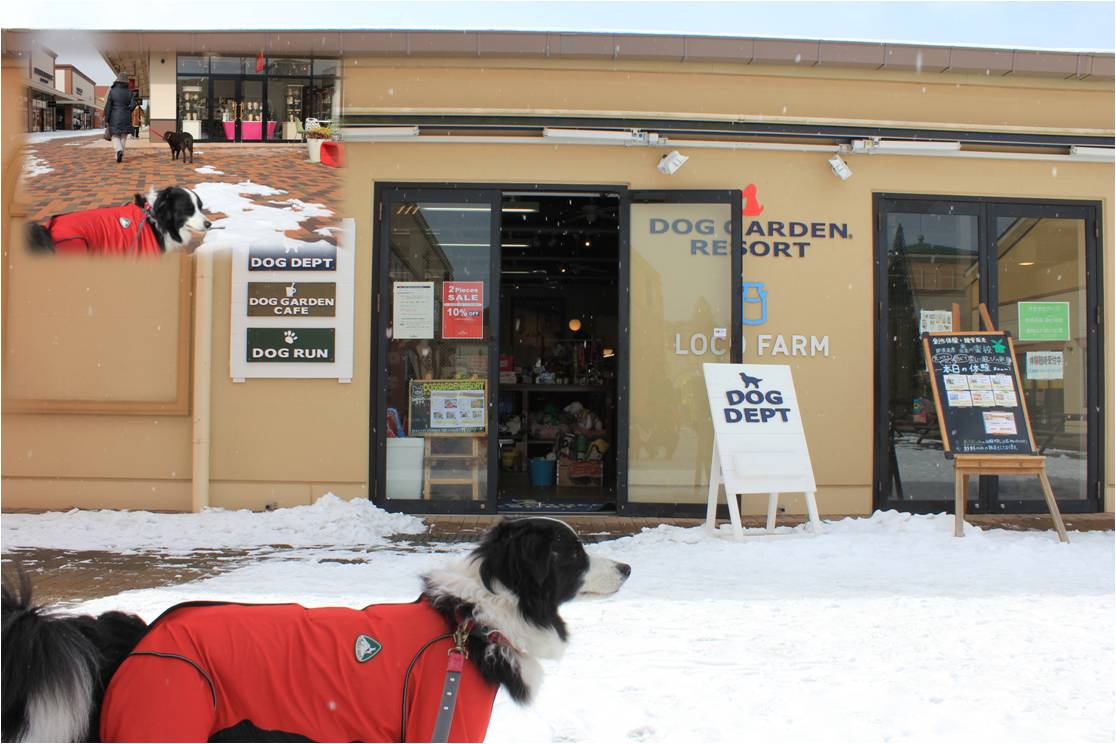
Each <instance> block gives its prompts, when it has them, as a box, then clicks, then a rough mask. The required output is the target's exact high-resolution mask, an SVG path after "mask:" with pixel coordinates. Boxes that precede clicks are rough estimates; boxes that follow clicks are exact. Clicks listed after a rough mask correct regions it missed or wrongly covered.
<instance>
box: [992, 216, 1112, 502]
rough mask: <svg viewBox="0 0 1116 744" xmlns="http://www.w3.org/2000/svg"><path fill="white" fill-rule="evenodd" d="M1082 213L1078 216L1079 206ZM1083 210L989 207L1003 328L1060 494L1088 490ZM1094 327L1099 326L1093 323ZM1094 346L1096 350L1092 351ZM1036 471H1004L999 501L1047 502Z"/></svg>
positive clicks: (1087, 276) (1073, 495)
mask: <svg viewBox="0 0 1116 744" xmlns="http://www.w3.org/2000/svg"><path fill="white" fill-rule="evenodd" d="M1075 213H1076V214H1075ZM1086 218H1087V215H1084V214H1082V210H1073V209H1065V208H1062V209H1058V208H1054V207H1044V206H1027V205H1009V206H1003V207H998V208H997V209H996V210H995V211H994V213H993V215H992V225H991V226H992V228H993V229H994V231H995V232H994V234H995V238H994V241H995V242H994V249H995V255H996V312H995V315H994V316H993V317H994V318H995V319H996V322H997V324H998V327H999V328H1001V329H1004V330H1008V331H1011V334H1012V336H1013V337H1014V338H1015V353H1016V357H1017V359H1016V363H1017V364H1018V367H1019V376H1020V379H1021V380H1022V382H1023V395H1024V397H1025V398H1026V400H1027V409H1028V411H1029V413H1030V416H1031V427H1032V428H1033V429H1034V435H1035V443H1036V444H1037V445H1038V448H1039V454H1042V455H1045V456H1046V470H1047V473H1048V475H1049V477H1050V482H1051V486H1052V488H1053V491H1054V494H1055V496H1056V498H1057V499H1058V500H1059V502H1060V503H1061V502H1064V501H1073V502H1077V503H1081V502H1083V501H1084V500H1087V499H1088V498H1089V497H1090V493H1089V480H1090V479H1089V460H1090V458H1089V449H1090V447H1089V444H1090V437H1089V433H1090V429H1091V428H1092V427H1094V426H1097V425H1098V423H1099V422H1096V421H1095V420H1094V416H1093V415H1091V414H1090V411H1091V410H1095V408H1096V406H1090V405H1089V396H1090V388H1091V386H1090V384H1089V383H1090V352H1091V351H1094V349H1093V347H1094V345H1095V338H1090V335H1091V332H1090V331H1091V325H1092V324H1090V322H1089V319H1090V315H1089V310H1090V303H1089V299H1090V297H1089V295H1090V292H1089V285H1090V280H1091V274H1092V273H1093V272H1090V271H1089V268H1088V264H1089V255H1088V251H1087V240H1086V236H1087V234H1088V232H1089V229H1088V228H1089V225H1088V223H1087V219H1086ZM1092 331H1093V334H1092V335H1095V326H1093V328H1092ZM1094 353H1095V352H1094ZM1031 480H1034V479H1028V478H1000V479H999V483H998V487H997V489H996V493H995V496H996V502H995V505H994V506H995V509H996V510H999V511H1020V510H1024V507H1025V506H1034V507H1035V508H1038V509H1040V510H1045V506H1044V505H1043V496H1042V490H1041V488H1040V487H1039V484H1038V483H1037V482H1035V483H1031V482H1030V481H1031Z"/></svg>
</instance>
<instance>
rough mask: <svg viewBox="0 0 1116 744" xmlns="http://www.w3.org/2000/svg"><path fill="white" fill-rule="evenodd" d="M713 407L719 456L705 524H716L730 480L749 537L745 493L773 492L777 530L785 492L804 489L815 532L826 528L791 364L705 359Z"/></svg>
mask: <svg viewBox="0 0 1116 744" xmlns="http://www.w3.org/2000/svg"><path fill="white" fill-rule="evenodd" d="M702 367H703V369H704V372H705V388H706V393H707V394H708V396H709V412H710V414H711V415H712V418H713V434H714V443H713V461H712V462H711V463H710V466H709V499H708V504H707V508H706V513H705V527H706V529H707V530H712V529H713V528H714V526H715V524H716V517H717V500H718V494H719V491H720V486H721V485H722V484H724V487H725V500H726V501H727V502H728V509H729V518H730V519H731V521H732V527H733V532H734V534H735V535H736V537H737V538H740V537H743V535H744V531H743V528H742V527H741V524H740V505H739V502H738V498H739V496H740V494H743V493H766V494H768V501H767V530H768V531H769V532H770V531H772V530H774V529H775V515H776V512H777V510H778V508H779V494H780V493H786V492H788V491H789V492H801V493H803V494H805V496H806V509H807V511H808V512H809V515H810V525H811V527H812V528H813V531H814V533H815V534H817V533H819V532H821V520H820V518H819V517H818V504H817V501H816V499H815V493H816V492H817V485H816V484H815V483H814V469H813V466H812V465H811V464H810V452H809V450H808V449H807V447H806V434H805V432H804V431H803V429H802V418H801V416H800V414H799V410H798V399H797V397H796V396H795V393H794V381H793V380H792V378H791V371H790V367H788V366H787V365H785V364H709V363H707V364H704V365H702Z"/></svg>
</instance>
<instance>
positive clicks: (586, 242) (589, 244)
mask: <svg viewBox="0 0 1116 744" xmlns="http://www.w3.org/2000/svg"><path fill="white" fill-rule="evenodd" d="M590 246H592V243H590V242H589V241H588V240H586V241H585V247H586V248H589V247H590Z"/></svg>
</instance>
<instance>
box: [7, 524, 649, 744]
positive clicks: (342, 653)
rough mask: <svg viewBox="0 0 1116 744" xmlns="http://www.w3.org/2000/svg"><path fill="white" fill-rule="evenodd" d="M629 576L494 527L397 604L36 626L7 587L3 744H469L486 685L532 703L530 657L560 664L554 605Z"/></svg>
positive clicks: (488, 699) (17, 591)
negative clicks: (96, 742)
mask: <svg viewBox="0 0 1116 744" xmlns="http://www.w3.org/2000/svg"><path fill="white" fill-rule="evenodd" d="M630 574H631V567H630V566H628V565H627V564H624V563H619V562H616V561H612V560H608V559H605V558H600V557H590V556H589V555H588V554H587V553H586V551H585V548H584V547H583V546H582V544H581V541H580V540H579V539H578V537H577V535H576V534H575V533H574V531H573V530H572V529H571V528H570V527H569V526H567V525H566V524H565V523H563V522H560V521H558V520H556V519H549V518H545V517H533V518H528V519H518V520H513V521H503V522H500V523H498V524H497V525H495V526H494V527H493V528H492V529H491V530H490V531H489V532H488V533H487V534H486V535H485V537H484V539H483V540H482V541H481V544H480V546H479V547H477V549H476V550H474V551H473V552H472V553H470V554H468V555H467V556H464V557H462V558H459V559H456V560H454V561H452V562H451V563H449V564H448V565H446V566H444V567H442V568H440V569H438V570H435V571H431V572H430V573H428V574H427V575H425V576H424V577H423V593H422V595H421V596H420V597H419V598H418V599H417V600H416V601H414V602H412V603H408V604H396V605H371V606H369V607H365V608H364V609H360V610H356V609H348V608H340V607H329V608H314V609H309V608H305V607H302V606H300V605H294V604H284V605H239V604H231V603H213V602H193V603H187V604H185V605H179V606H177V607H173V608H171V609H170V610H167V611H166V612H164V613H163V615H162V616H160V617H159V618H158V619H156V620H155V621H154V622H153V623H151V625H149V626H148V625H145V624H144V623H143V621H142V620H140V619H139V618H137V617H135V616H132V615H123V614H121V613H106V614H105V615H101V616H100V617H97V618H93V617H90V616H79V617H73V616H64V615H54V614H49V613H48V612H46V611H44V610H43V609H42V608H38V607H35V606H33V605H32V604H31V601H30V587H29V586H28V585H27V582H24V583H23V585H21V586H20V587H11V586H5V589H4V595H3V597H4V598H3V626H4V661H3V664H4V667H3V680H4V685H3V692H2V695H3V738H4V740H5V741H89V740H91V739H90V738H89V737H96V736H98V735H99V737H100V740H101V741H206V740H208V741H400V742H402V741H483V740H484V737H485V733H486V732H487V729H488V721H489V717H490V715H491V712H492V704H493V700H494V699H495V696H496V692H497V690H498V689H499V687H500V686H501V685H502V686H503V687H505V688H506V689H507V691H508V693H509V694H510V695H511V697H512V698H513V699H514V700H516V701H517V702H520V703H528V702H530V700H531V699H532V698H533V696H534V695H535V692H536V691H537V689H538V687H539V685H540V683H541V681H542V666H541V664H540V663H539V659H544V658H551V659H554V658H559V657H560V656H561V655H562V652H563V651H564V649H565V645H566V640H567V638H568V633H567V630H566V625H565V623H564V622H563V620H562V617H561V615H560V614H559V607H560V605H562V604H563V603H564V602H567V601H569V600H571V599H574V598H575V597H582V596H589V595H608V594H613V593H615V592H616V591H618V590H619V589H620V587H621V586H622V585H623V583H624V582H625V581H626V580H627V578H628V576H629V575H630ZM454 675H456V679H455V680H453V679H452V678H453V677H454ZM451 681H452V682H453V687H452V688H451V684H450V683H451ZM106 688H107V689H106ZM448 700H455V701H456V703H455V704H453V705H447V704H446V701H448ZM446 710H448V713H447V712H445V711H446Z"/></svg>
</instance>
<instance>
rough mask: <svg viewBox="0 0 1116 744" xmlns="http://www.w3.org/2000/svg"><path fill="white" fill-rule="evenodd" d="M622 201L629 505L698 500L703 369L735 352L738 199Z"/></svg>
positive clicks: (704, 484) (702, 484) (688, 196)
mask: <svg viewBox="0 0 1116 744" xmlns="http://www.w3.org/2000/svg"><path fill="white" fill-rule="evenodd" d="M630 199H631V206H630V209H629V212H628V218H629V235H630V247H629V255H630V260H629V267H630V268H629V282H628V286H629V287H630V288H631V289H630V297H629V303H628V317H627V318H626V319H624V318H622V319H621V329H620V330H621V338H622V339H624V338H625V337H626V338H627V344H628V345H629V348H628V350H627V351H628V360H629V361H628V384H627V389H628V390H629V391H630V395H622V396H621V405H620V408H619V413H620V421H621V425H620V430H621V432H622V435H626V437H627V442H626V443H625V442H624V441H623V440H620V441H619V444H620V446H621V447H625V446H626V447H627V451H628V463H627V473H626V476H627V483H626V485H627V493H628V497H627V504H629V505H638V504H639V503H648V502H650V503H660V504H661V503H673V504H700V503H704V502H705V500H706V497H707V490H708V477H709V463H710V459H711V458H712V454H713V428H712V423H711V422H710V420H709V403H708V399H707V398H706V393H705V379H704V376H703V373H702V366H701V365H702V364H703V363H705V362H725V363H727V362H731V361H738V360H739V355H740V352H739V349H740V346H739V344H740V338H739V320H740V305H741V301H740V296H739V295H740V245H741V209H740V200H741V196H740V192H739V191H673V192H653V191H633V192H631V194H630ZM623 283H624V280H623V278H621V284H622V285H623ZM622 304H623V302H622ZM625 320H626V321H627V322H625ZM629 329H630V330H629ZM621 343H622V344H623V343H625V342H624V341H621ZM622 492H623V488H621V493H622ZM621 503H622V504H623V503H624V502H623V500H622V501H621Z"/></svg>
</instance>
